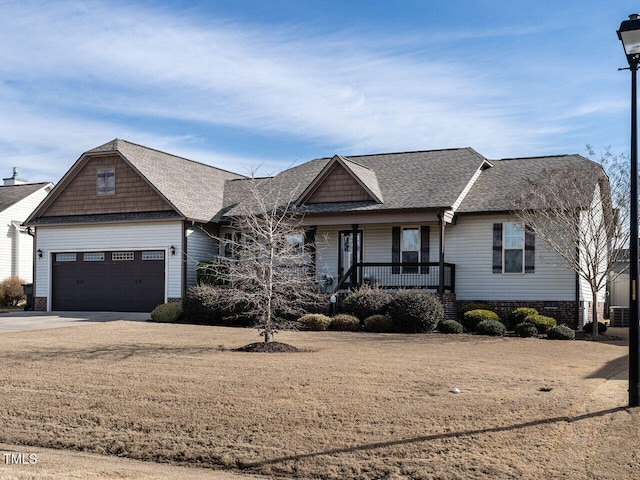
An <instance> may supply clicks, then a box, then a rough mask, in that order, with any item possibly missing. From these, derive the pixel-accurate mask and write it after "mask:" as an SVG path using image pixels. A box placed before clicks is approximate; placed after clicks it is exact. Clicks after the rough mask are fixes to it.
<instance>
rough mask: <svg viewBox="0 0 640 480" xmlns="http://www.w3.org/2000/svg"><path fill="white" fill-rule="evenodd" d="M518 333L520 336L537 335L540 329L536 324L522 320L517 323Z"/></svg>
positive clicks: (516, 329) (516, 330)
mask: <svg viewBox="0 0 640 480" xmlns="http://www.w3.org/2000/svg"><path fill="white" fill-rule="evenodd" d="M515 332H516V335H518V336H519V337H523V338H526V337H535V336H536V335H538V329H537V328H536V326H535V325H534V324H532V323H529V322H522V323H519V324H518V325H516V328H515Z"/></svg>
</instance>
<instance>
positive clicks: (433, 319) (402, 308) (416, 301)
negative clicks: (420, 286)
mask: <svg viewBox="0 0 640 480" xmlns="http://www.w3.org/2000/svg"><path fill="white" fill-rule="evenodd" d="M387 313H388V315H389V316H390V317H391V321H392V322H393V325H394V328H395V330H396V331H398V332H400V333H424V332H428V331H430V330H433V329H434V328H435V326H436V325H437V324H438V322H439V321H440V320H442V319H443V318H444V308H443V307H442V303H441V302H440V300H439V299H438V297H437V296H435V295H433V294H431V293H420V292H411V291H404V292H398V293H396V294H394V295H393V299H392V300H391V302H390V303H389V305H387Z"/></svg>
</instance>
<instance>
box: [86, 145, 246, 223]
mask: <svg viewBox="0 0 640 480" xmlns="http://www.w3.org/2000/svg"><path fill="white" fill-rule="evenodd" d="M116 151H117V152H119V153H120V154H121V155H122V156H123V157H124V158H125V159H126V160H127V161H128V162H129V163H130V164H131V166H132V167H133V168H134V169H136V170H137V171H138V172H139V173H140V174H141V175H142V176H143V177H145V178H146V179H147V180H148V181H149V183H150V184H151V185H152V186H153V187H155V188H156V189H157V190H158V192H159V193H160V194H161V195H162V196H164V197H165V198H166V199H167V200H168V201H169V203H170V204H171V205H173V206H174V207H175V208H176V210H177V211H178V212H179V213H180V214H182V215H183V216H184V217H186V218H188V219H190V220H196V221H201V222H208V221H210V220H211V219H212V218H213V216H214V215H215V214H216V213H217V212H218V211H219V210H220V209H221V208H222V205H223V204H222V200H223V195H224V184H225V181H226V180H232V179H237V178H244V176H243V175H239V174H237V173H232V172H228V171H226V170H222V169H219V168H216V167H212V166H210V165H205V164H203V163H198V162H194V161H192V160H188V159H186V158H182V157H178V156H175V155H171V154H169V153H165V152H161V151H158V150H154V149H151V148H147V147H143V146H141V145H137V144H135V143H131V142H127V141H125V140H120V139H115V140H112V141H111V142H108V143H106V144H104V145H101V146H99V147H97V148H94V149H92V150H89V151H88V152H86V153H85V155H89V154H92V153H103V152H104V153H106V152H116Z"/></svg>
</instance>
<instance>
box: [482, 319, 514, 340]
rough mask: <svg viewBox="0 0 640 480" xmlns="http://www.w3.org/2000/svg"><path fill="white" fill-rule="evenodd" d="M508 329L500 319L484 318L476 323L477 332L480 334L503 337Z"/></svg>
mask: <svg viewBox="0 0 640 480" xmlns="http://www.w3.org/2000/svg"><path fill="white" fill-rule="evenodd" d="M506 331H507V327H505V326H504V323H502V322H501V321H500V320H483V321H481V322H480V323H478V325H476V333H477V334H478V335H490V336H493V337H501V336H502V335H504V332H506Z"/></svg>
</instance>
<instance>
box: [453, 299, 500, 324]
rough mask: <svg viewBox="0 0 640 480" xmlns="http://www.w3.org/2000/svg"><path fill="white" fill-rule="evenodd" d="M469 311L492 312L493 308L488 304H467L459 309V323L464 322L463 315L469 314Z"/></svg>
mask: <svg viewBox="0 0 640 480" xmlns="http://www.w3.org/2000/svg"><path fill="white" fill-rule="evenodd" d="M471 310H487V311H489V312H494V311H495V310H494V308H493V307H492V306H491V305H489V304H488V303H467V304H466V305H464V306H463V307H462V308H461V309H460V314H459V315H458V316H459V318H460V321H462V322H464V314H465V313H467V312H470V311H471Z"/></svg>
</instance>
